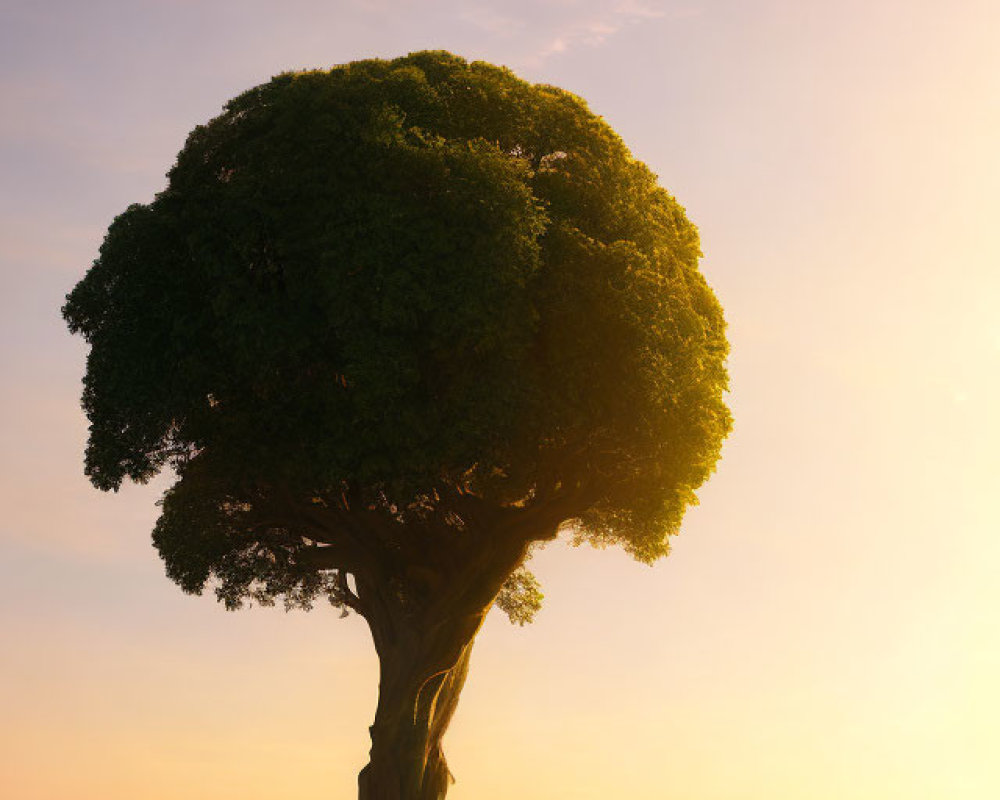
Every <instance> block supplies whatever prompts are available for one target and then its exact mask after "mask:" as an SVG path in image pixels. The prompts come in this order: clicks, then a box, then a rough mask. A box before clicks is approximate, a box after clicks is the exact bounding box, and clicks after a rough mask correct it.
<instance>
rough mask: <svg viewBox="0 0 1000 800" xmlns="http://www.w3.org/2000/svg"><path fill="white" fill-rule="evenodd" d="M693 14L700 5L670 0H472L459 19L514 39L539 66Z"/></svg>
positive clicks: (528, 61) (525, 58)
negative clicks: (493, 0) (499, 2)
mask: <svg viewBox="0 0 1000 800" xmlns="http://www.w3.org/2000/svg"><path fill="white" fill-rule="evenodd" d="M693 13H694V14H697V10H696V9H692V7H691V6H690V4H685V5H683V6H680V5H678V4H677V3H674V2H670V1H669V0H615V2H611V3H608V2H600V0H544V1H543V2H537V0H536V2H533V3H521V2H516V1H515V2H511V3H508V4H507V5H505V6H504V7H503V9H502V10H500V9H498V8H497V7H496V6H494V5H490V4H486V3H482V2H478V3H477V2H473V3H470V4H469V5H466V6H465V7H464V8H463V10H462V11H461V13H460V14H459V20H460V21H461V22H462V23H464V24H466V25H468V26H469V27H471V28H474V29H476V30H478V31H480V32H482V33H485V34H487V35H489V36H490V37H491V38H496V39H499V40H502V41H507V42H511V43H513V42H515V41H516V42H517V44H518V48H517V49H518V50H520V51H521V55H520V61H521V63H522V64H523V65H525V66H538V65H539V64H541V63H543V62H544V61H546V60H547V59H549V58H552V57H554V56H558V55H560V54H563V53H566V52H568V51H570V50H573V49H577V48H581V47H584V48H586V47H591V48H592V47H600V46H602V45H604V44H605V43H607V42H608V40H609V39H611V38H612V37H614V36H615V35H617V34H619V33H621V32H622V31H624V30H625V29H627V28H629V27H632V26H634V25H637V24H641V23H644V22H647V23H648V22H650V21H653V20H658V19H665V18H671V19H672V18H683V17H689V16H692V14H693Z"/></svg>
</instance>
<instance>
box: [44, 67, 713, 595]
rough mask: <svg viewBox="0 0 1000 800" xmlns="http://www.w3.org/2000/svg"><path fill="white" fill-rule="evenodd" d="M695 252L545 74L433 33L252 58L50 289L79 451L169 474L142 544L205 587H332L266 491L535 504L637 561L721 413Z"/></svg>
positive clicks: (690, 480)
mask: <svg viewBox="0 0 1000 800" xmlns="http://www.w3.org/2000/svg"><path fill="white" fill-rule="evenodd" d="M699 256H700V250H699V241H698V235H697V231H696V229H695V227H694V226H693V225H692V224H691V223H690V222H689V221H688V219H687V218H686V216H685V214H684V211H683V209H682V208H681V206H680V205H678V203H677V202H676V201H675V199H674V198H673V197H672V196H671V195H670V194H669V193H668V192H667V191H666V190H664V189H663V188H661V187H660V186H659V185H658V184H657V180H656V177H655V175H653V173H652V172H651V171H650V170H649V169H648V168H647V167H646V166H645V165H644V164H642V163H641V162H639V161H637V160H636V159H635V158H633V157H632V155H631V154H630V153H629V150H628V149H627V148H626V146H625V145H624V143H623V142H622V141H621V139H620V138H619V137H618V136H617V135H616V134H615V133H614V132H613V131H612V130H611V129H610V127H608V125H607V124H606V123H605V122H604V121H603V120H602V119H601V118H599V117H597V116H595V115H594V114H593V113H592V112H591V111H590V110H589V109H588V108H587V105H586V103H585V102H584V101H583V100H581V99H580V98H579V97H576V96H574V95H572V94H570V93H568V92H566V91H562V90H560V89H557V88H554V87H551V86H544V85H532V84H530V83H527V82H525V81H523V80H521V79H519V78H518V77H516V76H515V75H514V74H513V73H511V72H510V71H508V70H506V69H503V68H498V67H495V66H492V65H489V64H485V63H481V62H473V63H468V62H466V61H465V60H463V59H461V58H459V57H457V56H453V55H451V54H448V53H443V52H422V53H415V54H411V55H410V56H407V57H405V58H397V59H395V60H370V61H359V62H354V63H351V64H347V65H344V66H340V67H336V68H334V69H331V70H329V71H314V72H299V73H287V74H282V75H279V76H277V77H275V78H274V79H273V80H271V81H270V82H268V83H265V84H263V85H261V86H257V87H255V88H253V89H251V90H249V91H247V92H245V93H243V94H241V95H240V96H238V97H236V98H235V99H233V100H231V101H230V102H229V103H227V104H226V106H225V110H224V112H223V113H222V114H221V115H220V116H218V117H216V118H215V119H213V120H211V121H210V122H209V123H207V124H206V125H201V126H198V127H197V128H195V129H194V131H193V132H192V133H191V134H190V136H189V137H188V140H187V142H186V144H185V145H184V148H183V150H181V152H180V154H179V155H178V157H177V163H176V164H175V166H174V167H173V168H172V169H171V170H170V172H169V174H168V183H167V186H166V188H165V189H164V190H163V191H162V192H160V193H159V194H158V195H157V196H156V197H155V199H154V200H153V201H152V202H150V203H148V204H142V205H139V204H137V205H132V206H130V207H129V208H128V209H127V210H126V211H125V212H124V213H123V214H121V215H120V216H119V217H118V218H117V219H116V220H115V221H114V222H113V224H112V225H111V226H110V229H109V230H108V233H107V236H106V239H105V241H104V244H103V246H102V247H101V250H100V255H99V257H98V258H97V260H96V261H95V262H94V264H93V266H92V268H91V269H90V271H89V272H88V273H87V275H86V277H85V278H84V279H83V280H81V281H80V283H79V284H78V285H77V286H76V288H75V289H74V290H73V291H72V293H71V294H70V295H69V296H68V298H67V303H66V305H65V307H64V309H63V311H64V315H65V318H66V320H67V321H68V324H69V327H70V329H71V330H72V331H73V332H76V333H80V334H82V335H83V336H84V337H85V338H86V340H87V341H88V342H89V344H90V345H91V350H90V355H89V359H88V363H87V374H86V378H85V384H84V386H85V388H84V394H83V404H84V407H85V409H86V412H87V414H88V416H89V419H90V422H91V428H90V439H89V444H88V447H87V452H86V471H87V474H88V475H89V476H90V478H91V480H92V482H93V483H94V485H95V486H97V487H99V488H101V489H105V490H110V489H117V488H118V487H119V486H120V484H121V482H122V481H123V480H125V479H130V480H132V481H138V482H143V481H146V480H148V479H149V478H150V477H152V476H153V475H155V474H156V473H157V472H158V471H160V470H161V469H162V468H163V467H164V466H165V465H170V466H171V467H173V469H174V470H176V473H177V476H178V481H177V483H176V485H175V486H174V488H172V489H171V490H170V491H169V492H168V493H167V495H166V497H165V499H164V502H163V513H162V516H161V518H160V521H159V523H158V524H157V527H156V531H155V542H156V545H157V547H158V548H159V550H160V553H161V554H162V556H163V558H164V559H165V561H166V564H167V569H168V572H169V574H170V576H171V577H172V578H173V579H174V580H176V581H177V582H178V583H180V585H181V586H182V587H183V588H184V589H185V590H188V591H200V590H201V589H202V588H203V587H204V586H205V584H206V581H209V580H210V579H214V580H213V584H214V585H215V587H216V589H217V591H218V593H219V596H220V597H221V598H222V599H224V600H225V601H226V602H227V603H228V604H229V605H231V606H236V605H239V603H240V602H241V600H242V599H244V598H246V597H256V598H257V599H259V600H265V601H266V600H268V599H271V598H274V597H283V598H284V599H285V601H286V602H289V603H291V604H301V603H306V604H307V603H308V602H309V601H310V600H311V599H312V598H314V597H315V596H316V595H317V594H318V593H323V594H326V595H327V596H328V597H330V598H331V600H333V601H334V602H335V603H339V602H341V601H342V600H343V596H342V594H341V593H340V591H339V590H338V588H337V586H336V585H335V584H334V583H332V582H331V581H330V580H329V579H327V578H326V577H324V571H323V570H321V569H316V568H315V565H314V563H313V562H312V561H310V559H309V558H308V557H307V556H308V554H309V552H310V550H315V549H316V545H317V543H316V542H315V541H313V540H311V539H309V537H307V536H296V535H291V536H288V535H284V534H287V533H288V531H289V529H290V526H291V523H290V522H289V519H290V517H287V515H286V518H285V519H284V522H283V523H282V524H281V525H279V524H277V523H275V524H273V525H271V526H270V527H269V526H267V525H262V520H264V519H269V520H272V519H273V518H274V514H278V515H279V517H280V514H281V508H282V506H281V504H282V502H283V501H284V500H291V499H302V498H308V500H307V501H305V502H306V505H308V504H309V503H311V504H313V505H317V506H318V505H322V506H323V507H333V506H336V507H338V508H340V509H341V510H344V511H348V510H351V509H355V510H357V509H364V510H366V511H369V512H373V513H381V514H383V515H384V516H387V517H391V518H392V519H394V520H395V521H396V522H397V523H400V524H401V525H405V524H406V523H407V522H414V521H421V520H422V521H426V520H428V519H431V518H433V519H437V520H439V521H440V522H441V523H443V524H444V525H449V526H453V527H457V528H461V526H462V525H463V524H464V522H465V520H464V517H465V516H467V514H466V513H465V512H466V510H467V509H468V508H469V507H470V505H469V502H470V499H471V498H475V499H476V501H477V502H481V503H484V504H489V505H493V506H498V507H504V508H520V509H525V510H527V509H532V508H542V507H550V508H553V509H559V510H558V511H557V512H554V513H555V515H556V516H557V517H559V520H560V521H564V520H574V521H575V528H574V529H575V531H576V535H577V536H578V537H580V538H582V539H585V540H589V541H592V542H595V543H600V544H602V545H603V544H620V545H622V546H623V547H624V548H625V549H627V550H628V551H629V552H630V553H632V554H633V555H634V556H635V557H636V558H638V559H641V560H644V561H650V560H653V559H655V558H657V557H659V556H661V555H663V554H664V553H665V552H666V551H667V537H668V536H669V535H670V534H673V533H674V532H676V531H677V529H678V526H679V524H680V521H681V518H682V515H683V512H684V510H685V508H686V507H687V506H688V505H690V504H691V503H692V502H694V501H695V495H694V491H695V489H696V488H697V487H698V486H699V485H700V484H701V483H702V482H703V481H704V480H705V479H706V478H707V477H708V475H709V474H710V472H711V471H712V469H713V467H714V464H715V462H716V460H717V458H718V455H719V449H720V444H721V442H722V440H723V439H724V437H725V436H726V434H727V432H728V430H729V427H730V417H729V413H728V411H727V409H726V407H725V405H724V402H723V392H724V389H725V387H726V371H725V358H726V354H727V342H726V339H725V335H724V322H723V317H722V313H721V309H720V306H719V304H718V302H717V301H716V299H715V297H714V295H713V293H712V291H711V290H710V288H709V287H708V286H707V284H706V282H705V280H704V278H703V277H702V275H701V274H700V272H699V271H698V258H699ZM286 510H287V509H286ZM306 510H307V511H308V508H306ZM279 532H283V533H282V535H278V533H279ZM293 534H294V531H293Z"/></svg>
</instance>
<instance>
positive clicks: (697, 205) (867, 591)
mask: <svg viewBox="0 0 1000 800" xmlns="http://www.w3.org/2000/svg"><path fill="white" fill-rule="evenodd" d="M998 35H1000V4H997V3H996V2H995V0H982V2H980V1H979V0H950V2H944V0H865V2H861V1H860V0H838V2H810V1H809V0H806V1H805V2H803V0H780V1H779V0H773V1H770V2H768V1H766V0H760V1H756V0H742V1H740V0H728V1H727V0H704V1H702V0H677V1H676V2H674V1H673V0H602V1H600V2H599V1H598V0H532V1H531V2H528V1H527V0H510V1H509V2H504V3H498V2H479V1H478V0H466V1H465V2H457V1H456V0H423V1H422V2H417V0H413V1H412V2H407V1H405V0H375V2H362V0H340V1H339V2H338V1H337V0H327V1H326V2H319V0H284V1H283V2H281V3H278V2H263V0H239V1H238V2H237V0H219V1H218V2H212V1H211V0H203V1H202V2H196V0H160V2H154V0H128V1H127V2H126V1H125V0H89V1H88V2H69V0H50V1H49V2H38V0H0V188H2V191H0V375H2V380H0V507H2V509H3V513H2V514H0V625H2V630H3V633H2V640H0V641H2V644H0V720H2V722H0V796H2V797H4V798H11V800H66V799H68V798H73V800H126V798H127V799H128V800H135V799H136V798H141V800H201V798H205V799H206V800H208V799H209V798H210V799H211V800H236V799H237V798H239V800H275V798H281V799H282V800H320V799H321V798H322V799H323V800H352V798H354V797H356V795H357V789H356V775H357V772H358V770H359V769H360V768H361V767H362V766H364V764H365V762H366V760H367V749H368V744H369V743H368V731H367V727H368V725H369V724H370V723H371V719H372V716H373V714H374V708H375V696H376V689H377V685H376V684H377V674H376V661H375V655H374V651H373V648H372V644H371V640H370V637H369V635H368V632H367V628H366V627H365V625H364V623H363V621H361V620H360V619H359V618H358V617H350V618H348V619H346V620H340V619H338V614H337V612H336V611H335V610H333V609H329V608H317V609H316V610H315V611H313V612H312V613H310V614H304V613H301V612H293V613H291V614H285V613H284V612H282V611H280V610H274V609H263V610H262V609H253V610H248V611H242V612H239V613H227V612H225V611H224V609H223V608H222V607H221V606H219V605H218V604H216V603H215V602H214V599H213V598H212V597H210V596H205V597H201V598H196V597H189V596H186V595H184V594H183V593H182V592H181V591H180V589H179V588H178V587H177V586H175V585H174V584H173V583H171V582H170V581H169V580H168V579H167V578H166V577H165V576H164V573H163V566H162V563H161V562H160V561H159V559H158V557H157V554H156V552H155V551H154V550H153V548H152V546H151V542H150V537H149V533H150V530H151V527H152V524H153V522H154V520H155V518H156V513H157V509H156V507H155V505H154V503H155V501H156V500H157V498H158V497H159V495H160V493H161V492H162V491H163V489H164V488H165V487H166V485H167V483H166V481H165V479H164V480H159V481H157V482H155V483H154V484H152V485H149V486H144V487H127V488H125V489H123V490H122V491H121V492H120V493H119V494H117V495H104V494H102V493H100V492H98V491H96V490H95V489H93V488H91V487H90V485H89V484H88V483H87V481H86V479H85V478H84V476H83V473H82V451H83V446H84V441H85V439H86V432H87V431H86V420H85V418H84V416H83V413H82V411H80V408H79V393H80V379H81V377H82V375H83V370H84V359H85V355H86V348H85V345H84V343H83V342H82V341H81V340H80V339H79V338H76V337H71V336H70V335H69V334H68V333H67V332H66V329H65V325H64V323H63V322H62V320H61V319H60V316H59V307H60V305H61V304H62V302H63V299H64V296H65V294H66V292H67V291H69V290H70V289H71V288H72V287H73V285H74V284H75V283H76V282H77V281H78V280H79V279H80V277H81V276H82V275H83V273H84V272H85V271H86V269H87V268H88V267H89V265H90V263H91V262H92V261H93V259H94V258H95V256H96V254H97V249H98V247H99V246H100V243H101V240H102V237H103V234H104V231H105V230H106V228H107V225H108V223H109V222H110V221H111V220H112V219H113V218H114V216H115V215H116V214H118V213H120V212H121V211H123V210H124V209H125V208H126V206H128V205H129V204H130V203H133V202H147V201H149V200H151V199H152V197H153V194H154V193H155V192H157V191H158V190H160V189H162V188H163V186H164V183H165V179H164V174H165V172H166V171H167V169H169V167H170V166H171V165H172V163H173V160H174V158H175V156H176V154H177V151H178V150H179V149H180V147H181V145H182V144H183V142H184V139H185V136H186V134H187V132H188V131H189V130H190V129H191V128H193V127H194V126H195V125H196V124H199V123H202V122H205V121H207V120H208V119H210V118H212V117H213V116H215V115H216V114H218V113H219V112H220V111H221V107H222V105H223V103H224V102H225V101H226V100H228V99H229V98H230V97H232V96H234V95H236V94H238V93H239V92H241V91H242V90H244V89H246V88H249V87H251V86H253V85H256V84H258V83H261V82H264V81H266V80H268V79H269V78H270V77H271V76H273V75H275V74H277V73H279V72H283V71H287V70H291V69H301V68H326V67H329V66H332V65H334V64H339V63H343V62H347V61H351V60H354V59H358V58H364V57H387V58H388V57H394V56H397V55H403V54H406V53H407V52H410V51H414V50H421V49H428V48H433V49H447V50H451V51H453V52H455V53H458V54H460V55H463V56H465V57H466V58H469V59H482V60H486V61H490V62H493V63H498V64H504V65H507V66H509V67H511V68H512V69H514V70H515V71H516V72H517V73H518V74H520V75H521V76H522V77H524V78H526V79H528V80H531V81H535V82H542V83H549V84H555V85H557V86H561V87H563V88H565V89H568V90H570V91H573V92H575V93H577V94H579V95H580V96H582V97H584V98H585V99H586V100H587V101H588V102H589V104H590V107H591V108H592V109H593V110H594V111H595V112H596V113H598V114H600V115H602V116H603V117H604V118H605V119H606V120H607V121H608V122H609V123H610V124H611V126H612V127H613V128H615V130H617V131H618V132H619V133H620V134H621V136H622V137H623V138H624V140H625V141H626V142H627V143H628V145H629V146H630V148H631V149H632V152H633V153H634V154H635V156H636V157H637V158H640V159H641V160H643V161H645V162H646V163H647V164H649V166H650V167H651V168H652V169H653V170H654V171H655V172H656V173H657V174H658V175H659V176H660V179H661V181H662V183H663V185H664V186H666V187H667V188H668V189H669V190H670V191H671V192H672V193H673V194H674V195H675V196H676V197H677V198H678V200H679V201H680V202H681V204H682V205H684V206H685V208H686V209H687V211H688V214H689V216H690V217H691V219H692V220H693V221H694V222H695V223H696V224H697V225H698V227H699V229H700V231H701V236H702V244H703V249H704V252H705V258H704V260H703V262H702V267H703V270H704V272H705V274H706V276H707V277H708V280H709V282H710V283H711V284H712V286H713V287H714V288H715V290H716V293H717V294H718V296H719V299H720V301H721V302H722V305H723V307H724V308H725V310H726V316H727V319H728V322H729V337H730V341H731V343H732V354H731V358H730V370H731V375H732V387H731V394H730V397H729V402H730V404H731V407H732V410H733V414H734V418H735V430H734V433H733V435H732V436H731V437H730V439H729V440H728V442H727V444H726V446H725V448H724V451H723V458H722V461H721V462H720V465H719V469H718V471H717V473H716V475H715V476H714V477H713V478H712V479H711V481H710V482H709V483H708V484H707V485H706V486H705V487H704V488H703V489H702V490H701V491H700V493H699V496H700V498H701V506H699V507H698V508H697V509H695V510H693V511H692V512H690V513H689V515H688V517H687V519H686V521H685V525H684V528H683V531H682V533H681V535H680V536H679V537H678V538H677V539H675V540H674V543H673V554H672V555H671V556H670V558H668V559H666V560H664V561H662V562H659V563H658V564H656V565H655V566H654V567H647V566H643V565H640V564H637V563H635V562H633V561H631V560H630V559H629V558H628V557H627V556H626V555H624V554H623V553H621V552H618V551H614V550H607V551H595V550H591V549H587V548H580V549H574V548H572V547H569V546H568V545H566V544H563V543H556V544H554V545H552V546H550V547H548V548H547V549H546V550H544V551H542V552H541V553H539V554H538V555H537V556H536V557H535V558H534V560H533V563H532V568H533V569H534V571H535V572H536V574H537V575H538V577H539V579H540V580H541V582H542V585H543V590H544V592H545V594H546V600H545V607H544V609H543V610H542V612H541V613H540V614H539V615H538V617H537V620H536V622H535V623H534V624H533V625H531V626H528V627H526V628H523V629H519V628H516V627H512V626H511V625H510V624H509V623H508V622H507V620H506V618H505V617H503V616H502V615H499V614H495V613H494V614H491V616H490V618H489V620H488V622H487V624H486V626H485V628H484V629H483V631H482V632H481V633H480V636H479V638H478V640H477V644H476V648H475V651H474V653H473V658H472V668H471V674H470V678H469V682H468V684H467V687H466V690H465V692H464V694H463V698H462V702H461V704H460V706H459V710H458V714H457V715H456V718H455V720H454V723H453V724H452V727H451V730H450V732H449V734H448V736H447V738H446V741H445V745H446V752H447V755H448V758H449V762H450V764H451V766H452V769H453V771H454V773H455V775H456V778H457V783H456V784H455V786H454V787H453V788H452V790H451V792H450V793H449V795H448V796H449V800H452V798H454V800H507V799H508V798H521V799H522V800H552V799H553V798H555V799H556V800H558V799H559V798H567V799H568V800H577V799H578V798H579V799H580V800H598V798H600V800H608V799H610V800H617V798H628V800H668V799H671V798H676V799H677V800H994V798H997V797H1000V760H998V759H997V757H996V755H997V752H998V751H1000V684H998V680H997V678H998V674H1000V423H998V420H997V416H996V414H997V406H998V397H1000V224H998V221H997V220H998V217H1000V48H998V47H997V40H998Z"/></svg>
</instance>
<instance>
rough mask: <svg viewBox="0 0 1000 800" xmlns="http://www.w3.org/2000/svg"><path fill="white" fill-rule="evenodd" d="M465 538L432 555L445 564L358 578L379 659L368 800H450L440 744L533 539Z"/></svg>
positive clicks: (410, 565) (362, 780)
mask: <svg viewBox="0 0 1000 800" xmlns="http://www.w3.org/2000/svg"><path fill="white" fill-rule="evenodd" d="M463 536H465V537H468V538H467V539H466V540H465V542H463V541H462V540H461V539H460V540H458V542H457V543H454V544H453V545H452V548H451V549H447V548H445V547H441V548H438V549H436V550H433V549H432V550H431V552H432V553H434V554H436V555H438V556H439V560H438V561H437V562H430V561H429V562H427V563H424V564H421V563H419V562H416V561H415V560H410V561H409V562H407V563H406V564H405V565H403V566H400V565H396V568H395V569H389V568H385V569H381V570H379V571H377V572H376V573H375V574H373V575H366V574H364V573H361V574H359V575H356V576H355V578H356V582H357V586H358V597H357V598H356V599H357V600H358V607H359V608H360V609H361V610H362V613H363V614H364V616H365V619H366V620H367V622H368V625H369V627H370V628H371V632H372V639H373V640H374V643H375V649H376V651H377V652H378V656H379V698H378V708H377V710H376V712H375V723H374V724H373V725H372V727H371V739H372V747H371V753H370V760H369V763H368V766H366V767H365V768H364V769H363V770H362V771H361V774H360V775H359V777H358V789H359V798H360V800H444V797H445V795H446V794H447V792H448V787H449V785H450V784H451V783H452V780H453V779H452V776H451V773H450V772H449V771H448V764H447V762H446V761H445V757H444V752H443V751H442V749H441V739H442V737H443V736H444V734H445V731H446V730H447V728H448V724H449V723H450V722H451V718H452V716H453V715H454V713H455V707H456V706H457V705H458V696H459V693H460V692H461V691H462V687H463V686H464V684H465V676H466V674H467V673H468V669H469V654H470V653H471V651H472V642H473V639H474V638H475V636H476V633H478V631H479V629H480V627H481V626H482V624H483V620H484V619H485V618H486V614H487V612H488V611H489V609H490V607H491V606H492V605H493V601H494V599H495V598H496V596H497V592H499V591H500V587H501V586H502V585H503V583H504V581H505V580H506V579H507V576H509V575H510V573H511V572H512V571H513V570H514V569H516V568H517V566H518V565H519V564H520V563H521V562H522V561H523V560H524V556H525V553H526V552H527V547H528V542H529V538H528V537H527V536H526V535H524V533H523V532H522V531H521V530H520V529H519V528H517V527H516V526H513V525H511V526H508V527H506V528H503V527H500V526H499V525H497V526H493V527H491V528H486V529H484V531H483V535H480V536H476V535H475V534H473V533H472V532H467V533H465V534H463ZM535 538H537V537H535Z"/></svg>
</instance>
